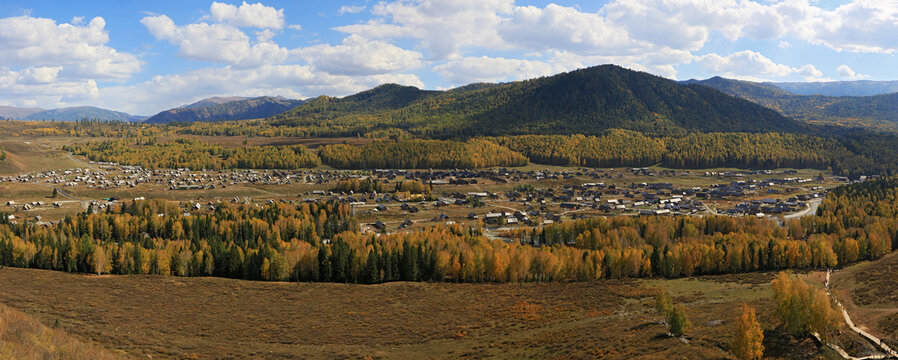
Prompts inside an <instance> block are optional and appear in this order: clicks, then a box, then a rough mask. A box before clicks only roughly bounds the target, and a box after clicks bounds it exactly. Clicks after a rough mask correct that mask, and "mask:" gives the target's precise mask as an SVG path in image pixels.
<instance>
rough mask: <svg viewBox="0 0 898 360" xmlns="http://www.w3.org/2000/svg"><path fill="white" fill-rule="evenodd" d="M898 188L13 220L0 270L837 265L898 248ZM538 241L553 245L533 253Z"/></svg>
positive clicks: (353, 274) (653, 272) (593, 274)
mask: <svg viewBox="0 0 898 360" xmlns="http://www.w3.org/2000/svg"><path fill="white" fill-rule="evenodd" d="M896 189H898V178H896V177H890V178H883V179H876V180H871V181H867V182H864V183H858V184H852V185H845V186H843V187H840V188H838V189H836V190H834V191H833V192H832V196H831V197H829V198H827V199H826V200H825V201H824V202H823V204H822V205H821V206H820V208H819V210H818V214H817V215H816V216H809V217H804V218H802V219H800V220H789V221H787V222H786V224H785V226H783V227H780V226H778V225H777V224H776V223H775V222H773V221H770V220H766V219H757V218H752V217H745V218H734V217H724V216H706V217H701V218H698V217H676V218H674V217H651V216H650V217H639V218H635V217H614V218H607V219H606V218H593V219H583V220H578V221H571V222H564V223H560V224H554V225H549V226H545V227H542V228H527V229H525V230H519V231H515V232H509V234H507V235H508V236H509V237H510V238H511V239H512V240H513V241H510V242H505V241H502V240H495V239H490V238H487V237H485V236H483V235H482V233H481V231H480V230H479V229H478V228H474V227H471V228H465V227H463V226H461V225H458V224H454V225H437V226H434V227H431V228H427V229H421V230H417V231H409V232H399V233H390V234H371V233H361V232H360V231H359V224H358V221H357V220H356V219H355V218H354V217H353V216H352V212H351V209H350V208H349V205H347V204H344V203H336V202H325V203H312V204H309V203H303V204H298V205H291V204H269V205H266V206H262V207H255V206H249V205H233V204H224V203H223V204H220V206H218V207H217V208H216V209H215V210H213V211H210V212H207V213H197V214H193V215H190V216H188V215H187V214H184V213H183V212H182V210H181V209H180V208H179V207H178V205H176V204H174V203H167V202H163V201H136V202H132V203H121V204H119V205H115V206H111V207H109V208H108V210H106V211H104V212H100V213H94V211H92V209H89V211H87V212H85V213H81V214H78V215H76V216H70V217H67V218H65V219H64V220H63V221H61V222H60V223H58V224H56V225H51V226H44V225H41V226H38V225H36V224H34V223H30V222H27V221H24V222H21V223H17V224H12V223H9V222H8V221H6V220H5V218H4V220H0V221H2V222H0V265H6V266H18V267H36V268H44V269H55V270H63V271H70V272H95V273H115V274H145V273H152V274H164V275H179V276H224V277H234V278H244V279H257V280H296V281H338V282H384V281H394V280H409V281H425V280H427V281H464V282H482V281H493V282H507V281H584V280H594V279H600V278H622V277H649V276H662V277H680V276H691V275H698V274H724V273H740V272H746V271H758V270H780V269H807V268H831V267H836V266H841V265H845V264H850V263H852V262H855V261H860V260H867V259H877V258H879V257H881V256H883V255H884V254H886V253H888V252H889V251H891V250H892V249H893V248H895V247H896V244H898V222H896V211H898V206H896V205H895V204H898V202H895V201H894V200H895V198H896V195H898V190H896ZM532 244H538V245H540V246H532Z"/></svg>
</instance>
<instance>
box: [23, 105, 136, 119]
mask: <svg viewBox="0 0 898 360" xmlns="http://www.w3.org/2000/svg"><path fill="white" fill-rule="evenodd" d="M84 119H90V120H102V121H125V122H133V121H140V120H143V119H144V117H142V116H136V115H131V114H127V113H123V112H119V111H112V110H106V109H101V108H98V107H94V106H77V107H68V108H60V109H52V110H46V111H41V112H37V113H33V114H31V115H28V116H26V117H25V119H23V120H54V121H78V120H84Z"/></svg>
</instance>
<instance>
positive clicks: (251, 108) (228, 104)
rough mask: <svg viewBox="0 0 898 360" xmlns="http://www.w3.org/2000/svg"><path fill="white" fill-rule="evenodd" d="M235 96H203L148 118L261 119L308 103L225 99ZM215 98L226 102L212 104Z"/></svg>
mask: <svg viewBox="0 0 898 360" xmlns="http://www.w3.org/2000/svg"><path fill="white" fill-rule="evenodd" d="M233 98H237V97H231V98H222V97H219V98H209V99H203V100H200V101H198V102H196V103H193V104H191V105H188V106H186V107H179V108H174V109H169V110H166V111H162V112H160V113H158V114H156V115H153V116H152V117H150V118H148V119H146V122H147V123H149V124H167V123H187V122H197V121H203V122H212V121H230V120H247V119H257V118H265V117H269V116H274V115H277V114H281V113H283V112H285V111H287V110H290V109H291V108H293V107H296V106H298V105H301V104H303V103H304V101H303V100H291V99H287V98H283V97H272V96H260V97H256V98H242V100H234V101H224V100H226V99H233ZM212 99H215V100H212ZM215 101H223V102H221V103H217V104H212V103H213V102H215ZM198 104H200V105H198Z"/></svg>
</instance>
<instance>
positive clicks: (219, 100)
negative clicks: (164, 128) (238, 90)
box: [181, 96, 250, 109]
mask: <svg viewBox="0 0 898 360" xmlns="http://www.w3.org/2000/svg"><path fill="white" fill-rule="evenodd" d="M246 99H250V98H248V97H242V96H216V97H210V98H207V99H203V100H200V101H197V102H195V103H193V104H189V105H184V106H181V107H182V108H187V109H202V108H207V107H210V106H215V105H221V104H224V103H229V102H232V101H240V100H246Z"/></svg>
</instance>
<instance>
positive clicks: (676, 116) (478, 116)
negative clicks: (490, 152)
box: [272, 65, 803, 137]
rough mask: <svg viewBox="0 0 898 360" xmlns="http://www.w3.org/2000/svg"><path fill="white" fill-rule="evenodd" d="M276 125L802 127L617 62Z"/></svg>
mask: <svg viewBox="0 0 898 360" xmlns="http://www.w3.org/2000/svg"><path fill="white" fill-rule="evenodd" d="M272 124H273V125H275V126H301V127H306V128H309V129H310V131H312V132H313V133H316V134H318V135H322V136H339V135H343V136H354V135H357V134H362V133H371V132H377V131H381V132H396V131H397V129H401V131H405V132H409V133H412V134H415V135H421V136H432V137H455V136H477V135H515V134H570V133H583V134H598V133H601V132H602V131H604V130H607V129H612V128H619V129H629V130H636V131H641V132H645V133H648V134H662V135H666V134H685V133H687V132H690V131H725V132H731V131H741V132H765V131H777V132H794V131H800V130H802V129H803V125H801V124H799V123H797V122H795V121H793V120H791V119H788V118H786V117H783V116H782V115H780V114H778V113H776V112H775V111H771V110H769V109H766V108H764V107H761V106H758V105H756V104H754V103H751V102H749V101H745V100H743V99H739V98H736V97H733V96H730V95H727V94H724V93H722V92H720V91H717V90H714V89H711V88H709V87H704V86H692V85H683V84H679V83H677V82H675V81H672V80H668V79H665V78H661V77H658V76H654V75H650V74H647V73H643V72H636V71H631V70H628V69H625V68H622V67H619V66H614V65H603V66H596V67H591V68H587V69H581V70H577V71H572V72H568V73H562V74H558V75H554V76H550V77H543V78H537V79H532V80H526V81H518V82H511V83H507V84H497V85H493V86H485V85H483V84H479V85H472V86H467V87H462V88H457V89H453V90H450V91H424V90H419V89H416V88H413V87H403V86H399V85H383V86H379V87H377V88H374V89H372V90H369V91H365V92H362V93H359V94H356V95H352V96H347V97H345V98H331V97H319V98H316V99H314V100H312V101H310V102H308V103H307V104H304V105H303V106H300V107H297V108H295V109H293V110H291V111H289V112H287V113H285V114H283V115H280V116H277V117H275V119H273V121H272Z"/></svg>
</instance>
